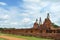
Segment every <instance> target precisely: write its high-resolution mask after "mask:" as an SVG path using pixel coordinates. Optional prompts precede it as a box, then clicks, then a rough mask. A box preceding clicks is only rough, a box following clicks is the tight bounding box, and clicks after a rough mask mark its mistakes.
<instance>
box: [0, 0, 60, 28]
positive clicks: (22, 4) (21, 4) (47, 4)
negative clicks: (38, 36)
mask: <svg viewBox="0 0 60 40" xmlns="http://www.w3.org/2000/svg"><path fill="white" fill-rule="evenodd" d="M47 13H49V14H50V19H51V21H52V22H53V23H55V24H57V25H59V26H60V0H0V27H3V28H30V27H33V23H34V22H35V19H36V18H37V19H39V18H40V17H41V18H42V21H43V22H44V19H45V18H46V16H47Z"/></svg>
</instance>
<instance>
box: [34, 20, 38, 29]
mask: <svg viewBox="0 0 60 40" xmlns="http://www.w3.org/2000/svg"><path fill="white" fill-rule="evenodd" d="M33 28H34V29H37V28H38V19H36V22H35V23H34V25H33Z"/></svg>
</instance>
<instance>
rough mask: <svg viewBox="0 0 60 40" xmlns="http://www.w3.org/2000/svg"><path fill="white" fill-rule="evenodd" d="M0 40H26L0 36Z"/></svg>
mask: <svg viewBox="0 0 60 40" xmlns="http://www.w3.org/2000/svg"><path fill="white" fill-rule="evenodd" d="M0 38H5V39H7V40H26V39H23V38H15V37H10V36H5V35H4V36H2V35H1V36H0Z"/></svg>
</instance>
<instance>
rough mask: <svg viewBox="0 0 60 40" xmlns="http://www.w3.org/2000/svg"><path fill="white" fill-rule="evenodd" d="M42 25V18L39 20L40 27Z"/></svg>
mask: <svg viewBox="0 0 60 40" xmlns="http://www.w3.org/2000/svg"><path fill="white" fill-rule="evenodd" d="M41 24H42V20H41V17H40V19H39V26H40V25H41Z"/></svg>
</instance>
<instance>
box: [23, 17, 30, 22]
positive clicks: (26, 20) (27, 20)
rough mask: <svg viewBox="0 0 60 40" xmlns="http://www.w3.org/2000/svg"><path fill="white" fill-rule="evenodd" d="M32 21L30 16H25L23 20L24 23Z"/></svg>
mask: <svg viewBox="0 0 60 40" xmlns="http://www.w3.org/2000/svg"><path fill="white" fill-rule="evenodd" d="M30 21H31V19H30V18H24V19H23V20H22V22H24V23H27V22H30Z"/></svg>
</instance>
